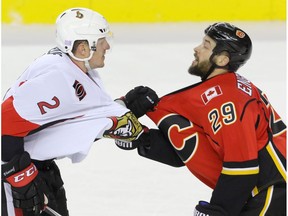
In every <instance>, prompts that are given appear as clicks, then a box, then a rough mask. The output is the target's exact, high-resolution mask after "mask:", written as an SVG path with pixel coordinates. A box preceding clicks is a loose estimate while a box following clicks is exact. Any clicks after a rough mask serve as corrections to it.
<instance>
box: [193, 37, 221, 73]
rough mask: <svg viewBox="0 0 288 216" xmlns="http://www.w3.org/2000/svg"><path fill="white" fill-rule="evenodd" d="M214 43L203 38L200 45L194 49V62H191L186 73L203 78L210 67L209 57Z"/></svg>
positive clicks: (207, 38) (209, 39)
mask: <svg viewBox="0 0 288 216" xmlns="http://www.w3.org/2000/svg"><path fill="white" fill-rule="evenodd" d="M215 46H216V43H215V41H214V40H212V39H211V38H210V37H209V36H207V35H206V36H205V37H204V38H203V41H202V43H201V44H200V45H199V46H197V47H195V48H194V52H195V53H194V57H195V60H194V61H193V62H192V64H191V66H190V67H189V69H188V72H189V73H190V74H192V75H196V76H200V77H203V76H204V75H205V74H207V72H208V71H209V69H210V67H211V65H212V64H211V62H210V56H211V55H212V53H213V49H214V48H215Z"/></svg>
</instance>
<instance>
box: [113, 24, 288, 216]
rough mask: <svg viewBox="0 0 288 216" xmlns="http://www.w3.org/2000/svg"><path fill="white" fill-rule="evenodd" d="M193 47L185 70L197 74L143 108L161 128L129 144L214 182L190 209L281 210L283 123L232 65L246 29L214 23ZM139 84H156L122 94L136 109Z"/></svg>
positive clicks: (232, 215) (244, 215)
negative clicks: (206, 195)
mask: <svg viewBox="0 0 288 216" xmlns="http://www.w3.org/2000/svg"><path fill="white" fill-rule="evenodd" d="M194 52H195V54H194V56H195V60H194V61H193V62H192V65H191V66H190V68H189V69H188V72H189V73H190V74H192V75H196V76H200V77H201V79H202V82H199V83H196V84H194V85H191V86H188V87H186V88H183V89H180V90H178V91H175V92H172V93H170V94H167V95H165V96H163V97H162V98H161V99H160V101H159V103H158V104H157V105H156V106H155V107H154V111H153V112H151V111H150V112H147V113H146V114H147V115H148V117H149V118H151V119H152V120H153V121H154V122H155V124H156V125H157V126H158V128H159V129H160V130H157V129H150V131H149V132H146V133H145V135H143V136H141V137H140V139H139V140H137V141H133V142H132V144H133V145H132V146H133V148H136V147H137V148H138V153H139V154H140V155H141V156H143V157H146V158H150V159H152V160H156V161H159V162H162V163H165V164H169V165H171V166H176V167H179V166H183V165H186V166H187V167H188V169H189V170H190V171H191V172H192V173H193V174H194V175H195V176H196V177H197V178H199V179H200V180H201V181H202V182H203V183H204V184H206V185H208V186H209V187H211V188H212V189H213V193H212V196H211V199H210V201H209V202H207V201H200V202H199V203H198V205H196V207H195V210H194V215H195V216H198V215H207V216H208V215H209V216H226V215H229V216H237V215H241V216H256V215H267V216H268V215H269V216H272V215H273V216H283V215H286V125H285V124H284V123H283V121H282V120H281V118H280V116H279V115H278V114H277V112H276V111H275V110H274V108H273V107H272V105H271V104H270V103H269V100H268V98H267V97H266V95H265V94H264V93H263V92H262V91H261V90H260V89H258V88H257V87H256V86H255V85H254V84H253V83H252V82H250V81H249V80H247V79H246V78H244V77H243V76H241V75H239V74H238V73H236V71H237V70H238V69H239V67H240V66H242V65H244V64H245V63H246V61H247V60H248V59H249V58H250V55H251V52H252V43H251V40H250V38H249V36H248V35H247V34H246V33H245V32H244V31H243V30H241V29H239V28H237V27H235V26H233V25H231V24H228V23H215V24H213V25H211V26H209V27H208V28H207V29H206V30H205V36H204V38H203V41H202V43H201V44H200V45H199V46H197V47H196V48H195V49H194ZM144 89H146V91H150V92H153V90H151V89H149V88H148V87H143V86H139V87H136V88H135V89H133V90H131V91H130V92H128V93H127V95H126V96H125V97H123V98H122V100H123V101H124V102H125V104H126V106H127V107H128V108H129V109H130V110H131V111H132V112H134V113H135V114H136V116H138V117H140V116H141V115H142V114H144V113H145V111H144V110H141V111H139V110H137V109H135V108H134V107H133V106H130V103H132V102H133V103H134V104H135V103H137V98H139V96H140V95H141V97H143V95H144V94H142V93H141V92H142V91H144ZM148 89H149V90H148ZM150 96H151V95H150ZM138 103H141V101H138ZM116 144H117V145H118V146H119V145H120V146H119V147H121V148H123V149H127V148H124V147H123V146H124V145H123V144H121V143H119V142H118V141H116Z"/></svg>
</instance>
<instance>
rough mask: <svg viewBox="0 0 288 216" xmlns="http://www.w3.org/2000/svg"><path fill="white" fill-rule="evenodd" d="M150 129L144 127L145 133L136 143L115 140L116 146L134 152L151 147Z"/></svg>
mask: <svg viewBox="0 0 288 216" xmlns="http://www.w3.org/2000/svg"><path fill="white" fill-rule="evenodd" d="M149 142H150V141H149V129H148V128H147V127H146V126H143V133H142V134H141V135H140V136H139V137H138V139H137V140H134V141H130V142H129V141H123V140H117V139H116V140H115V144H116V146H118V147H119V148H120V149H123V150H133V149H135V148H137V147H139V146H140V145H141V146H145V145H149Z"/></svg>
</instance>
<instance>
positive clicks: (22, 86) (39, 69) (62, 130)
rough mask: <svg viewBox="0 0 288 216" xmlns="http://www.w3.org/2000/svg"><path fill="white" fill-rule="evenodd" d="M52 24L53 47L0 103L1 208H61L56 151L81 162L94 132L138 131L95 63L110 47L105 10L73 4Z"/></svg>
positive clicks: (128, 135)
mask: <svg viewBox="0 0 288 216" xmlns="http://www.w3.org/2000/svg"><path fill="white" fill-rule="evenodd" d="M56 30H57V31H56V42H57V47H56V48H53V49H51V50H50V51H49V52H48V53H46V54H44V55H42V56H41V57H39V58H38V59H36V60H35V61H34V62H33V63H32V64H31V65H30V66H29V67H28V68H27V69H26V70H25V71H24V73H23V74H22V75H21V76H20V77H19V79H18V80H17V81H16V82H15V84H14V85H12V86H11V88H10V89H9V90H8V92H7V94H6V96H5V98H4V101H3V103H2V143H1V150H2V158H1V159H2V178H1V179H2V187H1V188H2V214H1V215H2V216H7V215H9V216H15V215H16V216H20V215H24V216H28V215H29V216H30V215H34V216H35V215H47V213H46V212H45V209H47V208H46V205H48V207H49V208H52V209H54V210H55V211H57V212H59V213H60V214H61V215H62V216H67V215H68V209H67V205H66V195H65V190H64V188H63V181H62V178H61V175H60V171H59V169H58V167H57V165H56V163H55V159H58V158H64V157H68V158H70V159H71V160H72V162H80V161H82V160H83V159H84V158H85V157H86V155H87V154H88V152H89V149H90V148H91V145H92V144H93V142H94V141H96V140H98V139H101V138H103V137H107V138H114V139H115V138H117V139H123V140H135V139H137V138H138V137H139V136H140V135H141V133H142V132H143V129H142V126H141V124H140V123H139V122H138V120H137V118H136V117H135V116H134V115H133V114H132V113H131V111H130V110H128V109H127V108H125V107H123V106H121V105H119V104H118V103H116V102H115V101H114V100H113V99H112V98H111V97H110V96H109V95H108V94H107V93H106V91H105V90H104V88H103V83H102V81H101V79H100V77H99V74H98V72H97V71H96V70H95V69H96V68H101V67H103V66H104V59H105V57H104V56H105V53H106V51H107V50H109V49H110V44H109V40H108V39H109V38H111V36H110V34H111V32H110V30H109V26H108V23H107V21H106V20H105V18H104V17H103V16H102V15H101V14H99V13H97V12H94V11H92V10H90V9H86V8H72V9H68V10H66V11H64V12H63V13H61V14H60V15H59V17H58V19H57V21H56ZM143 100H146V99H145V98H143ZM146 105H149V102H148V103H147V104H146ZM151 105H152V104H151Z"/></svg>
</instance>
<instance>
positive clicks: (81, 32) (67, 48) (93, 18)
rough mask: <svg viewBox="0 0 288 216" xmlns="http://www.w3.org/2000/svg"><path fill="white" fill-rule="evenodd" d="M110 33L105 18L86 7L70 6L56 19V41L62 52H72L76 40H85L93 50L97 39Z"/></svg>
mask: <svg viewBox="0 0 288 216" xmlns="http://www.w3.org/2000/svg"><path fill="white" fill-rule="evenodd" d="M110 35H111V32H110V30H109V25H108V23H107V21H106V19H105V18H104V17H103V16H102V15H101V14H99V13H97V12H95V11H92V10H90V9H87V8H70V9H68V10H66V11H64V12H63V13H61V14H60V15H59V16H58V18H57V20H56V43H57V46H58V48H59V49H60V50H61V51H63V52H64V53H69V54H72V48H73V45H74V42H75V41H76V40H87V41H88V43H89V47H90V48H91V50H92V51H95V48H96V44H97V40H98V39H99V38H104V37H109V36H110ZM72 56H74V55H73V54H72Z"/></svg>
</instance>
